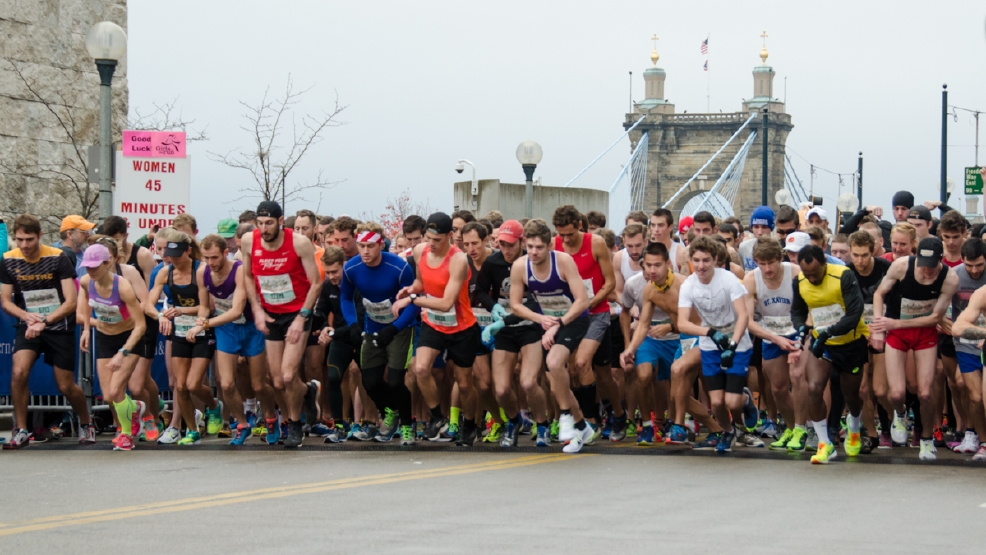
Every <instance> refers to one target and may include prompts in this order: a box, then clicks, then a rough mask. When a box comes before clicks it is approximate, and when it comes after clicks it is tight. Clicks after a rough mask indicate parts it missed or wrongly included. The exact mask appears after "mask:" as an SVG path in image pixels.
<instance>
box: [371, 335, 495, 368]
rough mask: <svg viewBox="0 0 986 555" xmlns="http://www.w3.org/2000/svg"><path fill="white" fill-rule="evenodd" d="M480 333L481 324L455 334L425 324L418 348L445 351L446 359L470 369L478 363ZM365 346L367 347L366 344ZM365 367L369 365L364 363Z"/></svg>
mask: <svg viewBox="0 0 986 555" xmlns="http://www.w3.org/2000/svg"><path fill="white" fill-rule="evenodd" d="M479 333H480V332H479V324H473V325H472V326H470V327H468V328H466V329H464V330H461V331H457V332H455V333H442V332H440V331H438V330H436V329H435V328H433V327H431V326H429V325H427V324H425V325H423V326H421V340H420V341H419V342H418V347H419V348H420V347H428V348H429V349H435V350H436V351H439V352H441V351H445V355H446V357H447V358H448V360H450V361H451V362H452V363H453V364H455V365H456V366H458V367H459V368H470V367H472V364H473V362H475V361H476V345H478V344H479V343H480V337H479ZM363 345H364V347H365V345H366V343H364V344H363ZM365 360H366V359H365V358H364V361H365ZM365 366H367V365H366V364H365V363H364V367H365Z"/></svg>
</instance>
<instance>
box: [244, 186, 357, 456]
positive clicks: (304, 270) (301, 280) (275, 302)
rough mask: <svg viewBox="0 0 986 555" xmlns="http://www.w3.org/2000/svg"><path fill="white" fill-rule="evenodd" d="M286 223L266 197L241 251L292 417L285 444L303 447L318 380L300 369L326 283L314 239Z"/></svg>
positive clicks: (257, 317)
mask: <svg viewBox="0 0 986 555" xmlns="http://www.w3.org/2000/svg"><path fill="white" fill-rule="evenodd" d="M340 219H341V218H340ZM283 224H284V213H283V212H282V211H281V206H280V205H279V204H277V203H276V202H274V201H270V200H265V201H263V202H261V203H260V205H259V206H257V229H255V230H253V233H250V234H247V235H244V236H243V238H242V240H241V250H242V253H243V270H244V275H243V278H244V284H245V285H246V290H247V297H248V298H249V299H250V304H251V306H252V308H253V319H254V325H255V326H256V327H257V330H259V331H260V332H262V333H263V334H264V335H266V336H267V342H266V351H267V364H268V368H269V370H270V377H271V381H272V382H273V385H274V390H275V396H277V397H279V398H278V406H279V407H281V412H282V415H284V414H285V413H286V415H287V417H288V437H287V439H285V440H284V446H285V447H288V448H297V447H301V442H302V440H303V433H302V429H301V412H302V406H304V409H305V411H306V415H307V417H308V421H309V422H315V421H317V420H318V412H319V411H318V384H317V383H315V382H314V381H313V382H310V383H308V384H305V383H304V382H302V381H301V379H300V377H299V371H300V365H301V358H302V356H304V354H305V347H306V346H307V336H308V333H309V331H310V327H311V318H312V309H313V308H314V306H315V301H316V300H317V299H318V294H319V291H320V290H321V288H322V283H321V282H319V281H318V265H317V264H316V263H315V258H314V257H315V248H314V246H313V245H312V242H311V241H309V240H308V239H307V238H306V237H304V236H302V235H295V233H294V231H293V230H291V229H289V228H284V227H282V226H283Z"/></svg>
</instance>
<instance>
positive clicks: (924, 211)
mask: <svg viewBox="0 0 986 555" xmlns="http://www.w3.org/2000/svg"><path fill="white" fill-rule="evenodd" d="M911 218H914V219H915V220H924V221H926V222H930V221H931V210H928V207H927V206H925V205H923V204H919V205H917V206H913V207H911V210H910V212H908V213H907V219H908V220H910V219H911Z"/></svg>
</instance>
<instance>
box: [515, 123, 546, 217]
mask: <svg viewBox="0 0 986 555" xmlns="http://www.w3.org/2000/svg"><path fill="white" fill-rule="evenodd" d="M517 161H518V162H520V165H521V167H523V168H524V176H525V177H526V178H527V187H526V190H525V194H524V216H525V217H526V218H533V217H534V168H536V167H537V165H538V163H539V162H541V145H539V144H537V142H535V141H524V142H522V143H520V145H519V146H518V147H517Z"/></svg>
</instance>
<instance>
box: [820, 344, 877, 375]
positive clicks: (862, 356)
mask: <svg viewBox="0 0 986 555" xmlns="http://www.w3.org/2000/svg"><path fill="white" fill-rule="evenodd" d="M825 358H827V359H828V360H829V361H830V362H831V363H832V368H833V369H835V370H838V371H839V372H844V373H846V374H858V373H860V372H862V371H863V365H864V364H866V363H867V362H869V361H870V351H869V342H868V341H867V340H866V338H865V337H860V338H859V339H857V340H855V341H853V342H852V343H846V344H845V345H826V346H825Z"/></svg>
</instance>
